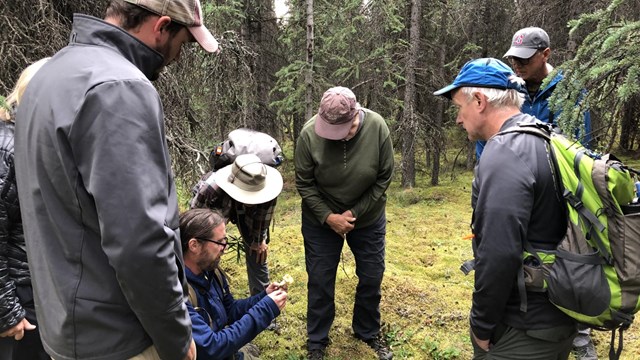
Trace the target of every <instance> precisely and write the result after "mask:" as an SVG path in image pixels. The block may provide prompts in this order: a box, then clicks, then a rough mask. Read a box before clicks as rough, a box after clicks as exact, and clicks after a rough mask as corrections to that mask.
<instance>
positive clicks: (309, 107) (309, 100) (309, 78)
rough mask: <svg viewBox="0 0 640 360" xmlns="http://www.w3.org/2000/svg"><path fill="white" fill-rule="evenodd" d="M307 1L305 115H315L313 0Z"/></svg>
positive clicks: (309, 116) (307, 117)
mask: <svg viewBox="0 0 640 360" xmlns="http://www.w3.org/2000/svg"><path fill="white" fill-rule="evenodd" d="M306 3H307V72H306V74H305V78H304V83H305V90H306V92H305V110H306V111H305V117H306V119H309V118H311V116H313V41H314V38H313V0H306Z"/></svg>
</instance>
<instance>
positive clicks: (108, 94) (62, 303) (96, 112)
mask: <svg viewBox="0 0 640 360" xmlns="http://www.w3.org/2000/svg"><path fill="white" fill-rule="evenodd" d="M193 41H197V42H198V43H199V44H200V45H201V46H202V47H203V48H204V49H205V50H206V51H208V52H216V51H218V43H217V41H216V40H215V39H214V38H213V36H212V35H211V33H210V32H209V30H207V28H206V27H204V25H203V24H202V10H201V8H200V2H199V1H198V0H112V1H111V3H110V5H109V7H108V8H107V12H106V16H105V19H104V20H100V19H97V18H94V17H91V16H87V15H81V14H76V15H74V20H73V29H72V31H71V36H70V42H69V45H68V46H67V47H65V48H64V49H62V50H60V51H59V52H58V53H57V54H56V55H55V56H53V57H52V58H51V60H50V61H49V62H48V63H47V64H46V65H45V66H43V67H42V69H41V70H40V71H39V72H38V73H37V74H36V75H35V76H34V78H33V80H32V82H31V84H30V85H29V87H28V88H27V91H26V92H25V95H24V98H23V102H22V104H21V106H20V107H19V109H18V115H17V118H18V121H16V141H15V142H16V151H15V153H16V170H17V171H16V173H17V180H18V188H19V189H20V192H19V197H20V204H21V208H22V218H23V222H24V229H25V237H26V243H27V254H28V257H29V266H30V267H31V274H32V279H33V287H34V295H35V300H36V304H37V305H38V306H37V308H36V311H37V317H38V321H39V324H38V325H39V328H40V334H41V336H42V342H43V345H44V347H45V350H46V351H47V353H49V355H51V357H52V358H53V359H55V360H61V359H64V360H67V359H93V360H112V359H113V360H121V359H129V358H132V359H160V358H161V359H163V360H180V359H194V358H195V343H194V342H193V340H192V337H191V321H190V319H189V314H188V312H187V307H186V304H185V292H186V291H185V290H186V279H185V275H184V265H183V263H182V250H181V245H180V235H179V229H178V227H179V225H178V203H177V196H176V191H175V185H174V181H173V175H172V173H171V162H170V159H169V151H168V148H167V143H166V139H165V130H164V113H163V108H162V103H161V101H160V96H159V95H158V93H157V91H156V89H155V88H154V87H153V85H152V84H151V82H150V80H155V79H157V78H158V77H159V75H160V73H161V71H162V70H163V69H164V67H165V66H167V65H168V64H170V63H171V62H173V61H174V60H176V59H178V57H179V55H180V50H181V48H182V46H183V45H184V44H186V43H189V42H193Z"/></svg>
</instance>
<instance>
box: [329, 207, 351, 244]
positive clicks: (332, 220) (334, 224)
mask: <svg viewBox="0 0 640 360" xmlns="http://www.w3.org/2000/svg"><path fill="white" fill-rule="evenodd" d="M355 221H356V218H355V217H353V213H352V212H351V210H347V211H345V212H343V213H342V214H331V215H329V216H328V217H327V220H326V221H325V222H326V223H327V225H329V227H330V228H331V230H333V231H335V232H336V233H337V234H338V235H340V236H342V237H344V236H345V235H347V234H348V233H349V231H351V230H353V228H354V225H353V223H354V222H355Z"/></svg>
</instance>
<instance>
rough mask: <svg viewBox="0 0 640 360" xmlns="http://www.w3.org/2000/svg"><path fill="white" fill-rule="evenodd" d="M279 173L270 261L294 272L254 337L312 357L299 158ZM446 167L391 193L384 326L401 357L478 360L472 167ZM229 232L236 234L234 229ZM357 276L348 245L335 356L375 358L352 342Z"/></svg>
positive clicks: (263, 345) (630, 337)
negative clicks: (464, 268)
mask: <svg viewBox="0 0 640 360" xmlns="http://www.w3.org/2000/svg"><path fill="white" fill-rule="evenodd" d="M291 163H292V162H291V161H290V162H289V163H287V164H285V165H283V166H282V168H281V169H280V170H281V172H282V173H283V175H284V178H285V188H284V190H283V193H282V194H281V196H280V197H279V199H278V207H277V213H276V218H275V227H274V228H273V231H272V242H271V245H270V254H269V267H270V271H271V277H272V279H274V280H278V281H279V280H280V279H282V276H283V275H285V274H290V275H291V276H293V278H294V284H293V285H292V286H291V287H290V289H289V301H288V303H287V306H286V308H285V309H284V311H283V312H282V314H281V315H280V317H278V319H277V323H278V325H279V327H280V330H279V332H277V333H276V332H273V331H265V332H263V333H262V334H260V335H259V336H258V337H257V338H256V339H255V340H254V343H255V344H257V345H258V346H259V347H260V349H261V350H262V356H261V358H262V359H304V358H305V356H306V348H305V341H306V306H307V299H306V297H307V289H306V282H307V274H306V272H305V261H304V247H303V240H302V235H301V233H300V198H299V196H298V194H297V192H296V190H295V185H294V177H293V169H292V167H293V164H291ZM453 172H454V174H453V176H452V174H451V169H450V168H447V170H446V171H445V173H444V174H443V175H442V176H441V181H440V185H439V186H435V187H434V186H430V185H429V184H428V181H429V176H428V175H426V174H424V173H419V174H418V176H417V179H418V183H417V184H416V187H415V188H413V189H412V190H403V189H401V188H400V186H399V177H400V174H399V171H397V172H396V179H394V182H393V183H392V185H391V187H390V189H389V190H388V192H387V195H388V206H387V219H388V224H387V250H386V251H387V253H386V272H385V276H384V281H383V284H382V302H381V311H382V321H383V332H384V335H385V336H386V338H387V340H388V341H389V343H390V344H391V346H392V349H393V352H394V359H470V358H471V357H472V348H471V343H470V340H469V336H468V334H469V332H468V331H469V330H468V313H469V308H470V306H471V301H470V299H471V293H472V291H473V275H472V274H470V275H469V276H465V275H464V274H463V273H462V272H461V271H460V270H459V267H460V264H461V263H462V262H463V261H465V260H468V259H470V258H472V251H471V242H470V241H469V240H466V239H464V238H463V237H464V236H465V235H467V234H469V233H470V228H469V222H470V219H471V208H470V184H471V180H472V174H471V172H470V171H466V170H463V169H461V168H457V169H455V170H453ZM228 232H229V233H231V234H234V233H236V232H237V231H236V229H235V226H233V225H231V226H229V229H228ZM243 262H244V259H242V261H239V262H238V261H237V253H234V252H233V251H231V252H229V253H228V254H226V255H225V256H224V258H223V260H222V263H221V264H222V267H223V268H224V269H225V271H226V272H227V274H228V276H229V278H230V282H231V286H232V292H233V293H234V296H235V297H236V298H242V297H246V296H247V295H248V294H247V292H248V290H247V280H246V272H245V266H244V264H243ZM356 284H357V277H356V276H355V268H354V260H353V255H352V254H351V252H350V251H349V248H348V247H347V246H346V245H345V247H344V249H343V253H342V261H341V263H340V265H339V269H338V276H337V282H336V318H335V321H334V323H333V327H332V329H331V332H330V337H331V344H330V345H329V347H328V353H327V356H328V357H327V358H328V359H345V360H357V359H375V358H376V357H375V354H374V352H373V351H372V350H371V349H369V348H368V347H367V346H366V345H365V344H364V343H362V342H360V341H358V340H356V339H354V338H353V335H352V331H351V316H352V310H353V299H354V293H355V287H356ZM639 326H640V325H639V324H634V325H632V327H631V328H630V329H629V330H628V331H627V332H626V333H625V336H624V348H625V350H624V352H623V355H622V357H621V358H622V359H628V360H631V359H634V360H635V359H640V331H638V327H639ZM609 338H610V333H606V332H598V331H594V332H593V339H594V341H595V343H596V347H597V351H598V354H599V357H600V359H606V358H608V350H609Z"/></svg>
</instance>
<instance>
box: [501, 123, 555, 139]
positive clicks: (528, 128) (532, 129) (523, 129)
mask: <svg viewBox="0 0 640 360" xmlns="http://www.w3.org/2000/svg"><path fill="white" fill-rule="evenodd" d="M551 131H552V130H551V128H550V126H549V125H548V124H543V123H526V124H525V123H518V126H514V127H510V128H508V129H506V130H504V131H500V132H499V133H498V134H497V135H504V134H510V133H524V134H531V135H536V136H539V137H541V138H543V139H545V140H547V141H551Z"/></svg>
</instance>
